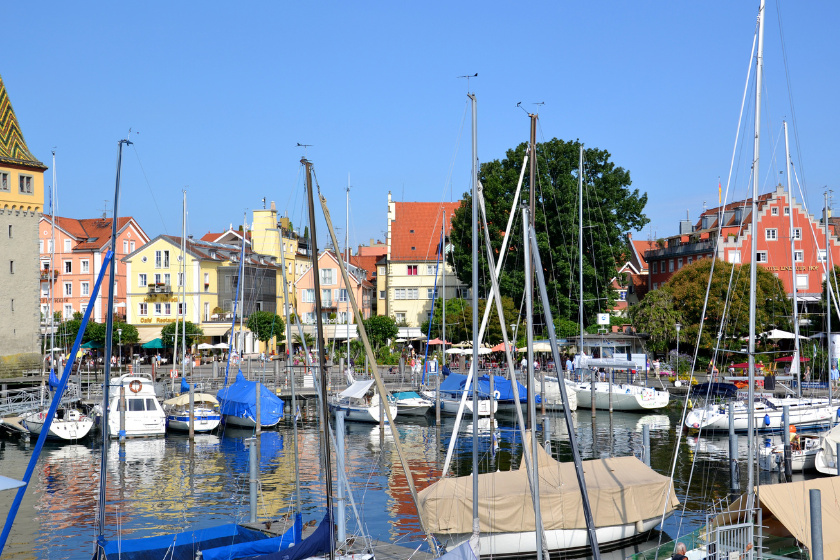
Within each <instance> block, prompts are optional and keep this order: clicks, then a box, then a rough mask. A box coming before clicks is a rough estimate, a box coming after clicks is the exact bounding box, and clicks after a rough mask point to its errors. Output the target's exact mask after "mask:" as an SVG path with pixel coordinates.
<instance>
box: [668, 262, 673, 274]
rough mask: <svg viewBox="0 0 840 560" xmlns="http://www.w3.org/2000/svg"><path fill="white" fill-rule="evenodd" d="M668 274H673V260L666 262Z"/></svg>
mask: <svg viewBox="0 0 840 560" xmlns="http://www.w3.org/2000/svg"><path fill="white" fill-rule="evenodd" d="M668 272H674V259H671V260H669V261H668Z"/></svg>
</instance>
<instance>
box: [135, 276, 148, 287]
mask: <svg viewBox="0 0 840 560" xmlns="http://www.w3.org/2000/svg"><path fill="white" fill-rule="evenodd" d="M147 285H148V283H147V282H146V275H145V274H138V275H137V286H138V287H140V288H145V287H146V286H147Z"/></svg>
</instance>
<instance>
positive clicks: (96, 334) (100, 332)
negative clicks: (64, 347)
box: [85, 321, 140, 348]
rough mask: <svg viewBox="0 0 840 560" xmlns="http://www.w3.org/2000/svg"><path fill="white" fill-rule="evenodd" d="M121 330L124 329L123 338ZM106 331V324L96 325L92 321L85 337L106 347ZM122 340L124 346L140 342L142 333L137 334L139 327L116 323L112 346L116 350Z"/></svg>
mask: <svg viewBox="0 0 840 560" xmlns="http://www.w3.org/2000/svg"><path fill="white" fill-rule="evenodd" d="M119 329H122V336H120V333H119ZM105 330H106V325H105V323H94V322H92V321H91V322H90V323H88V328H87V329H86V330H85V335H86V336H88V338H89V340H92V341H93V342H97V343H99V344H102V345H104V344H105V340H106V337H105ZM121 340H122V343H123V345H125V344H136V343H137V342H139V341H140V333H139V332H137V327H135V326H134V325H130V324H128V323H114V331H113V333H112V336H111V345H112V346H113V347H114V348H116V347H117V345H118V344H119V343H120V341H121Z"/></svg>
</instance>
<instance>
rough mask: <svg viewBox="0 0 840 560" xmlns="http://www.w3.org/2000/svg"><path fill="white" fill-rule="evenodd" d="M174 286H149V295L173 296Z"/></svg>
mask: <svg viewBox="0 0 840 560" xmlns="http://www.w3.org/2000/svg"><path fill="white" fill-rule="evenodd" d="M171 293H172V286H171V285H170V284H163V283H161V284H149V295H152V294H171Z"/></svg>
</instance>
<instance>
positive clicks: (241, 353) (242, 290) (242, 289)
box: [234, 212, 248, 363]
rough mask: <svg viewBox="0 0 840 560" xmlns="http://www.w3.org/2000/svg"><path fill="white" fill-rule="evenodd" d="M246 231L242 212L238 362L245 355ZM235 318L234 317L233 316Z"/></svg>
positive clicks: (245, 215) (246, 226)
mask: <svg viewBox="0 0 840 560" xmlns="http://www.w3.org/2000/svg"><path fill="white" fill-rule="evenodd" d="M247 233H248V213H247V212H244V213H243V214H242V259H241V263H240V266H239V271H240V273H239V297H240V301H241V302H242V310H241V311H240V312H239V333H240V334H241V335H242V347H241V348H240V349H239V360H240V362H239V363H242V361H241V360H242V356H244V355H245V326H244V321H245V236H246V235H247ZM234 320H236V317H234Z"/></svg>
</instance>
